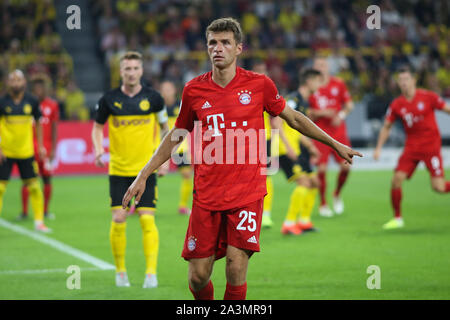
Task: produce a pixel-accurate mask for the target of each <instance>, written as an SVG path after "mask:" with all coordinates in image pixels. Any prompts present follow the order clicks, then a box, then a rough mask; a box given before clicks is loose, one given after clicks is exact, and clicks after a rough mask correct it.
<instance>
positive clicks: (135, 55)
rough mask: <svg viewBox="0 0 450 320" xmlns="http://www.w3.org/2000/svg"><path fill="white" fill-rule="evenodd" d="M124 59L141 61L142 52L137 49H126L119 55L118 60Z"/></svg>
mask: <svg viewBox="0 0 450 320" xmlns="http://www.w3.org/2000/svg"><path fill="white" fill-rule="evenodd" d="M124 60H139V61H141V62H142V54H140V53H139V52H137V51H127V52H125V53H124V54H123V55H122V56H121V57H120V62H122V61H124Z"/></svg>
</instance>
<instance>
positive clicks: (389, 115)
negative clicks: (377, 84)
mask: <svg viewBox="0 0 450 320" xmlns="http://www.w3.org/2000/svg"><path fill="white" fill-rule="evenodd" d="M395 106H396V103H395V101H393V102H392V103H391V104H390V105H389V107H388V109H387V111H386V116H385V120H386V121H387V122H391V123H392V122H395V120H396V119H397V114H396V109H395Z"/></svg>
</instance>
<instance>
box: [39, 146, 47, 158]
mask: <svg viewBox="0 0 450 320" xmlns="http://www.w3.org/2000/svg"><path fill="white" fill-rule="evenodd" d="M38 152H39V158H41V159H45V158H46V157H47V150H45V147H40V148H39V151H38Z"/></svg>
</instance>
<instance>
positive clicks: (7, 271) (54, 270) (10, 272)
mask: <svg viewBox="0 0 450 320" xmlns="http://www.w3.org/2000/svg"><path fill="white" fill-rule="evenodd" d="M80 270H81V271H103V270H102V269H99V268H97V267H93V268H81V269H80ZM59 272H67V269H40V270H0V276H1V275H11V274H40V273H59Z"/></svg>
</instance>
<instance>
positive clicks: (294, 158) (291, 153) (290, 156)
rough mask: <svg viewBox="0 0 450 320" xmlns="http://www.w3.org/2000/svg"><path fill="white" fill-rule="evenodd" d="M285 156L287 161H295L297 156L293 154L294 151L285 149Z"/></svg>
mask: <svg viewBox="0 0 450 320" xmlns="http://www.w3.org/2000/svg"><path fill="white" fill-rule="evenodd" d="M286 155H287V157H288V158H289V159H291V160H292V161H297V158H298V156H297V154H296V153H295V151H294V150H292V148H287V150H286Z"/></svg>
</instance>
